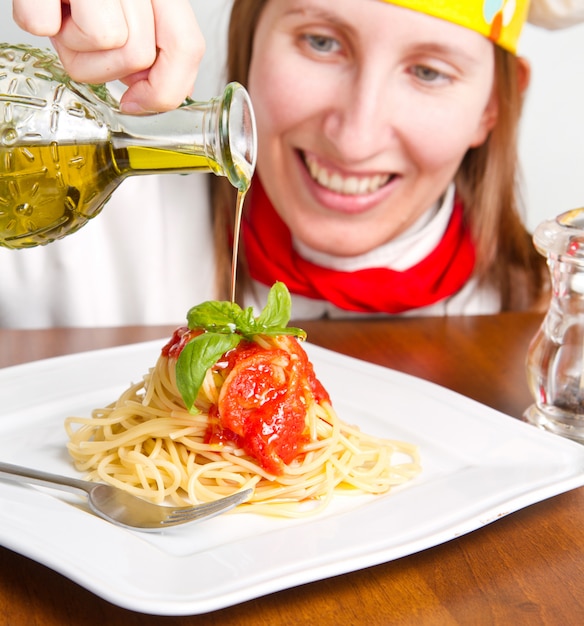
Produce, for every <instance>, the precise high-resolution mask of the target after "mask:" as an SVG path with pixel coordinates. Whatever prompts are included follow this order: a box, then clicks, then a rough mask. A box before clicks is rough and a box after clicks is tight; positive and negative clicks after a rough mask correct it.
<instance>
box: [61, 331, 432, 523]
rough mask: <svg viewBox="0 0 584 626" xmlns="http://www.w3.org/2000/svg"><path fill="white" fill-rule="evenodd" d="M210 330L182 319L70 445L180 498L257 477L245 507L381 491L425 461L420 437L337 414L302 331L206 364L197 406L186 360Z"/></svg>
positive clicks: (97, 467) (148, 487) (230, 488)
mask: <svg viewBox="0 0 584 626" xmlns="http://www.w3.org/2000/svg"><path fill="white" fill-rule="evenodd" d="M202 333H204V331H201V330H197V329H195V330H193V329H188V328H186V327H185V328H181V329H178V330H177V331H176V332H175V334H174V335H173V337H172V338H171V340H170V341H169V342H168V344H167V345H166V346H165V347H164V348H163V350H162V352H161V354H160V356H159V358H158V360H157V362H156V364H155V366H154V367H153V368H152V369H151V370H150V371H149V372H148V373H147V374H146V375H145V376H144V378H143V379H142V380H141V381H140V382H138V383H135V384H133V385H131V386H130V387H129V388H128V389H127V390H126V391H124V392H123V393H122V394H121V396H120V397H119V398H118V399H117V400H116V401H115V402H114V403H113V404H111V405H110V406H108V407H105V408H99V409H95V410H94V411H93V412H92V415H91V417H89V418H83V417H69V418H67V420H66V431H67V434H68V436H69V442H68V449H69V452H70V454H71V455H72V457H73V459H74V461H75V464H76V467H77V468H78V469H79V470H80V471H84V472H88V479H89V480H95V481H103V482H106V483H110V484H113V485H115V486H118V487H121V488H122V489H125V490H127V491H129V492H131V493H133V494H135V495H137V496H140V497H143V498H146V499H149V500H152V501H155V502H159V503H162V502H166V501H171V502H174V503H176V504H187V503H197V502H207V501H211V500H216V499H218V498H220V497H223V496H226V495H229V494H231V493H233V492H235V491H239V490H242V489H246V488H249V487H251V488H252V489H253V496H252V497H251V499H250V500H249V501H248V503H246V504H245V505H242V506H241V507H240V508H241V510H251V511H253V512H259V513H264V514H271V515H281V516H288V517H295V516H302V515H306V514H313V513H314V512H316V511H319V510H321V509H323V508H324V507H325V506H326V505H327V504H328V503H329V502H330V500H331V498H332V496H333V495H334V494H338V493H343V494H349V493H352V494H364V493H368V494H381V493H385V492H387V491H389V490H390V489H391V488H392V487H394V486H396V485H400V484H402V483H404V482H406V481H408V480H410V479H411V478H413V477H414V476H416V475H417V474H418V473H419V471H420V465H419V459H418V453H417V449H416V448H415V446H413V445H410V444H407V443H403V442H397V441H391V440H385V439H380V438H378V437H374V436H370V435H366V434H364V433H362V432H360V431H359V429H357V428H355V427H352V426H349V425H347V424H345V423H343V422H342V421H341V420H340V419H339V418H338V416H337V415H336V413H335V411H334V409H333V407H332V405H331V402H330V399H329V397H328V394H327V392H326V391H325V390H324V388H323V387H322V385H321V384H320V382H319V381H318V379H317V378H316V376H315V374H314V371H313V368H312V364H311V363H310V361H309V359H308V356H307V355H306V352H305V351H304V349H303V348H302V346H301V345H300V342H299V341H298V339H296V337H291V336H287V335H283V334H281V335H280V334H278V335H269V334H265V335H255V336H254V337H253V339H252V340H250V339H244V340H242V341H239V342H238V344H237V346H236V347H234V348H233V349H230V350H228V351H227V352H226V353H225V354H223V355H222V356H221V358H219V359H218V360H217V361H216V362H215V364H214V365H213V366H212V367H210V368H208V369H207V370H206V372H205V375H204V378H203V380H202V383H201V385H200V388H199V389H198V392H197V394H196V399H195V401H194V405H193V407H191V408H190V409H187V405H186V404H185V399H184V397H183V395H182V394H181V393H180V391H179V385H178V384H177V362H178V359H179V357H180V354H181V352H182V351H183V349H184V347H185V345H188V343H189V342H190V341H192V340H193V339H195V338H197V337H199V336H201V334H202Z"/></svg>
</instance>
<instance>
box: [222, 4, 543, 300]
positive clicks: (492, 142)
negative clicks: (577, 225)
mask: <svg viewBox="0 0 584 626" xmlns="http://www.w3.org/2000/svg"><path fill="white" fill-rule="evenodd" d="M267 1H268V0H234V3H233V8H232V12H231V20H230V25H229V32H228V52H227V78H228V80H230V81H231V80H235V81H238V82H240V83H241V84H243V85H247V83H248V73H249V66H250V62H251V56H252V48H253V37H254V33H255V29H256V26H257V22H258V20H259V17H260V14H261V12H262V10H263V8H264V6H265V4H266V2H267ZM495 89H496V94H497V99H498V116H497V121H496V124H495V126H494V128H493V129H492V130H491V132H490V134H489V137H488V138H487V140H486V142H485V143H484V144H483V145H481V146H479V147H477V148H471V149H469V151H468V152H467V154H466V155H465V157H464V159H463V161H462V163H461V166H460V168H459V170H458V172H457V175H456V177H455V183H456V188H457V192H458V194H459V195H460V197H461V199H462V201H463V203H464V206H465V217H466V220H467V223H468V224H469V227H470V229H471V232H472V235H473V239H474V242H475V246H476V254H477V262H476V267H475V276H476V278H477V279H478V280H479V281H481V282H483V283H486V284H491V285H493V286H495V287H496V288H497V289H498V291H499V292H500V294H501V306H502V309H503V310H518V309H527V308H531V307H534V306H535V305H538V306H541V303H540V300H541V299H542V293H543V291H544V287H545V286H546V284H547V275H548V274H547V270H546V265H545V259H544V258H543V257H542V256H540V255H539V254H538V253H537V251H536V250H535V248H534V246H533V244H532V240H531V235H530V234H529V232H528V231H527V229H526V228H525V226H524V222H523V218H522V214H521V210H520V203H519V198H520V193H519V175H518V172H519V166H518V156H517V142H518V127H519V118H520V115H521V109H522V104H523V91H522V89H521V88H520V77H519V60H518V59H517V58H516V57H515V56H514V55H513V54H511V53H510V52H507V51H505V50H503V49H502V48H499V47H498V46H495ZM235 195H236V192H235V190H234V189H233V187H232V186H231V185H230V184H229V183H228V182H227V181H226V180H225V179H222V178H215V177H212V179H211V202H212V208H213V223H214V237H215V244H216V245H215V251H216V252H215V254H216V265H217V285H218V292H219V297H221V298H225V297H226V295H227V294H228V293H229V281H230V275H231V248H232V241H231V237H232V233H233V221H234V207H235ZM250 283H251V281H250V279H249V274H248V271H247V264H246V261H245V251H244V250H243V246H242V247H241V248H240V259H239V267H238V289H239V290H240V291H242V290H243V291H245V290H246V289H248V288H249V285H250Z"/></svg>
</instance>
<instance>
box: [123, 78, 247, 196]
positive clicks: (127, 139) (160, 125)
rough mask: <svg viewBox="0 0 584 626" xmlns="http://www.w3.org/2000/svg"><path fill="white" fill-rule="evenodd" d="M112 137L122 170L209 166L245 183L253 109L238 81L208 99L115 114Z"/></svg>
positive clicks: (139, 171) (237, 182) (183, 169)
mask: <svg viewBox="0 0 584 626" xmlns="http://www.w3.org/2000/svg"><path fill="white" fill-rule="evenodd" d="M111 131H112V135H111V141H112V146H113V151H114V155H115V158H116V160H117V161H118V167H119V168H120V171H121V172H123V173H124V174H126V175H131V174H151V173H156V172H159V173H162V172H191V171H207V172H208V171H210V172H214V173H215V174H217V175H219V176H227V178H229V180H230V181H231V183H232V184H233V185H234V186H235V187H237V188H238V189H240V190H243V191H244V190H246V189H247V187H249V184H250V181H251V177H252V175H253V170H254V168H255V157H256V144H257V139H256V132H255V120H254V117H253V110H252V109H251V103H250V101H249V97H248V95H247V92H246V91H245V90H244V89H243V87H241V86H239V85H237V84H230V85H228V86H227V87H226V89H225V92H224V94H223V95H222V96H220V97H218V98H214V99H212V100H210V101H208V102H202V103H199V102H191V103H189V104H187V105H185V106H182V107H180V108H178V109H176V110H174V111H168V112H165V113H159V114H155V115H147V116H133V115H123V114H116V115H115V120H114V123H112V124H111Z"/></svg>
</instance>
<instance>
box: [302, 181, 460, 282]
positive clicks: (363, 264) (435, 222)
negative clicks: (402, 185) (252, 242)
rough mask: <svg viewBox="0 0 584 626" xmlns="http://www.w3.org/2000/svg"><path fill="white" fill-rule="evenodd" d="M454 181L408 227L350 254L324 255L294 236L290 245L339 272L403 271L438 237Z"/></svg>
mask: <svg viewBox="0 0 584 626" xmlns="http://www.w3.org/2000/svg"><path fill="white" fill-rule="evenodd" d="M454 192H455V189H454V184H451V185H449V187H448V189H447V190H446V193H445V194H444V196H443V198H442V201H441V202H440V203H438V204H437V205H434V206H432V207H430V209H428V210H427V211H426V212H425V213H424V214H423V215H422V216H421V217H420V218H418V220H416V222H415V223H414V224H412V226H410V227H409V228H408V229H407V230H405V231H404V232H403V233H401V234H400V235H399V236H397V237H396V238H395V239H392V240H391V241H388V242H387V243H385V244H383V245H381V246H379V247H378V248H375V249H374V250H370V251H369V252H366V253H365V254H361V255H358V256H352V257H344V256H335V255H331V254H325V253H323V252H318V251H317V250H313V249H312V248H309V247H308V246H306V245H305V244H303V243H302V242H300V241H298V240H296V239H294V248H295V249H296V251H297V252H298V254H300V256H302V257H303V258H304V259H306V260H307V261H310V262H311V263H314V264H315V265H319V266H321V267H326V268H328V269H333V270H338V271H342V272H355V271H357V270H361V269H366V268H370V267H386V268H389V269H393V270H398V271H403V270H406V269H408V268H409V267H412V266H413V265H416V263H419V262H420V261H421V260H422V259H424V258H426V257H427V256H428V254H430V252H432V250H434V248H435V247H436V246H437V245H438V243H439V242H440V241H441V240H442V237H443V236H444V233H445V232H446V228H447V226H448V223H449V221H450V217H451V215H452V210H453V207H454Z"/></svg>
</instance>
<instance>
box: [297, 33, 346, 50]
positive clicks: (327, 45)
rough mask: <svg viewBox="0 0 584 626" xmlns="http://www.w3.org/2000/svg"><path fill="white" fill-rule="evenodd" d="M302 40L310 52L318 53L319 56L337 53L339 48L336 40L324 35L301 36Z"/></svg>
mask: <svg viewBox="0 0 584 626" xmlns="http://www.w3.org/2000/svg"><path fill="white" fill-rule="evenodd" d="M302 38H303V39H304V41H305V42H306V43H307V44H308V45H309V46H310V48H311V49H312V50H314V51H315V52H320V53H321V54H329V53H331V52H338V51H339V50H340V47H341V46H340V44H339V42H338V41H337V40H336V39H334V38H333V37H327V36H326V35H303V37H302Z"/></svg>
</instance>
